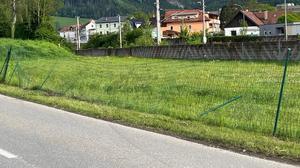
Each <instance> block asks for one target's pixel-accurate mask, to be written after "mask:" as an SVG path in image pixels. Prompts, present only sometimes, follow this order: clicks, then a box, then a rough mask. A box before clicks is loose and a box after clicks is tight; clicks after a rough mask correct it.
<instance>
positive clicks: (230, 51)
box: [77, 41, 300, 60]
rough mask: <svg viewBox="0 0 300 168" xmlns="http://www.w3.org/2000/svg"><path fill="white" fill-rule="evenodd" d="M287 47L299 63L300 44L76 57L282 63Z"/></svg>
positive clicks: (165, 49)
mask: <svg viewBox="0 0 300 168" xmlns="http://www.w3.org/2000/svg"><path fill="white" fill-rule="evenodd" d="M287 48H291V49H292V50H293V52H292V60H300V41H288V42H247V43H226V44H224V43H223V44H207V45H178V46H159V47H158V46H153V47H134V48H124V49H88V50H79V51H77V54H78V55H82V56H134V57H146V58H168V59H220V60H282V59H284V58H285V55H286V53H287Z"/></svg>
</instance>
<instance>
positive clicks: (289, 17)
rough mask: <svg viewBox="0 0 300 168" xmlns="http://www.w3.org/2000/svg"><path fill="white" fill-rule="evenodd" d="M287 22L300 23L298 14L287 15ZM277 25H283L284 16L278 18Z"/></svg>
mask: <svg viewBox="0 0 300 168" xmlns="http://www.w3.org/2000/svg"><path fill="white" fill-rule="evenodd" d="M287 21H288V23H292V22H300V14H298V13H288V15H287ZM277 23H285V15H283V16H280V17H279V18H278V21H277Z"/></svg>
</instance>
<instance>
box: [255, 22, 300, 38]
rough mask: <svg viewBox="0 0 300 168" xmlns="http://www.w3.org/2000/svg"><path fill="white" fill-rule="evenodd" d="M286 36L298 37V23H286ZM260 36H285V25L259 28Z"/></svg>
mask: <svg viewBox="0 0 300 168" xmlns="http://www.w3.org/2000/svg"><path fill="white" fill-rule="evenodd" d="M287 34H288V35H289V36H293V35H300V22H294V23H288V25H287ZM260 35H261V36H283V35H285V24H266V25H262V26H261V27H260Z"/></svg>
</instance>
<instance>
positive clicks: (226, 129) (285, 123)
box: [0, 39, 300, 161]
mask: <svg viewBox="0 0 300 168" xmlns="http://www.w3.org/2000/svg"><path fill="white" fill-rule="evenodd" d="M9 45H13V48H14V50H13V55H14V56H16V55H17V56H18V57H14V58H13V61H12V64H11V65H12V66H11V67H10V69H13V65H15V64H16V62H17V60H19V61H18V62H19V65H21V68H22V70H19V71H18V72H19V73H17V74H16V75H15V76H14V77H13V78H12V80H11V81H10V83H9V84H10V85H14V86H20V87H22V88H26V90H22V89H18V88H15V87H10V86H7V85H1V86H0V92H1V93H5V94H8V95H13V96H17V97H22V98H25V99H29V100H32V101H37V102H40V103H44V104H49V105H52V106H57V107H59V108H63V109H67V110H70V111H74V112H77V113H80V114H84V115H88V116H92V117H95V118H102V119H106V120H113V121H119V122H125V123H127V124H130V125H133V126H136V127H147V128H151V129H154V130H156V131H160V132H168V133H171V134H175V135H177V136H181V137H185V138H189V139H194V140H204V141H206V142H214V143H217V144H219V145H221V146H224V147H232V146H233V147H235V148H237V149H247V150H248V151H251V152H258V153H263V154H264V155H268V156H282V157H285V158H292V159H294V160H297V159H298V161H299V158H300V143H299V133H298V132H297V130H299V106H300V102H299V101H300V99H299V89H300V87H299V78H298V76H297V75H298V74H299V73H300V68H299V65H298V64H292V66H290V70H289V72H290V74H289V81H291V82H290V83H289V85H288V87H287V89H286V96H287V97H288V99H286V100H285V102H284V108H283V113H282V114H283V116H284V117H283V118H281V120H280V121H281V122H280V129H279V131H280V132H279V133H280V134H279V135H280V137H281V139H282V140H280V139H276V138H273V137H271V136H270V133H271V130H272V124H273V118H274V111H275V109H276V103H277V100H276V99H277V97H278V96H277V95H278V93H277V92H278V89H279V82H280V76H281V73H282V66H281V65H280V64H278V63H276V62H271V63H266V62H265V63H263V62H236V61H177V60H157V59H156V60H152V59H138V58H111V57H105V58H81V57H75V56H73V55H72V54H70V53H68V52H67V51H64V50H63V49H59V48H57V47H56V46H55V45H53V44H49V43H44V42H33V41H11V40H5V39H2V40H0V48H3V46H9ZM41 48H43V49H41ZM2 55H3V54H2ZM0 60H3V56H2V57H1V59H0ZM11 72H12V70H10V71H9V76H10V73H11ZM18 74H20V79H21V80H20V81H19V80H18ZM49 74H50V76H49ZM47 77H50V78H49V80H47V81H46V83H45V85H44V86H43V87H42V89H41V90H35V91H33V90H32V89H38V88H40V86H41V85H42V83H43V82H44V81H45V79H47ZM237 95H241V96H243V98H242V99H241V100H239V101H237V102H235V103H233V104H231V105H229V106H226V107H224V108H223V109H220V110H218V111H217V112H215V113H211V114H209V115H207V116H205V117H199V115H198V114H199V113H201V112H203V111H206V110H207V109H209V108H210V107H213V106H215V105H218V104H220V103H222V102H224V101H226V100H228V99H230V98H232V97H234V96H237ZM48 96H50V97H48ZM283 140H284V141H283Z"/></svg>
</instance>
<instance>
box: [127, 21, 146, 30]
mask: <svg viewBox="0 0 300 168" xmlns="http://www.w3.org/2000/svg"><path fill="white" fill-rule="evenodd" d="M130 24H131V27H132V28H134V29H136V28H139V27H141V26H143V25H144V24H145V21H144V20H140V19H130Z"/></svg>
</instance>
